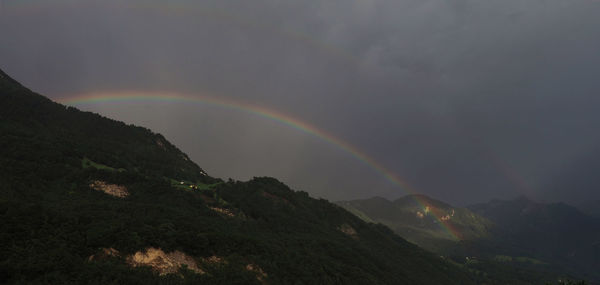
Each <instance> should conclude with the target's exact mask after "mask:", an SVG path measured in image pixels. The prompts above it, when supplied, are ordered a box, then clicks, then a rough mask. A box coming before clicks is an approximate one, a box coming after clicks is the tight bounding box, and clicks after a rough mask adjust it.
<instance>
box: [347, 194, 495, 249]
mask: <svg viewBox="0 0 600 285" xmlns="http://www.w3.org/2000/svg"><path fill="white" fill-rule="evenodd" d="M336 203H337V204H338V205H340V206H341V207H343V208H345V209H346V210H348V211H349V212H351V213H354V214H355V215H357V216H358V217H360V218H362V219H363V220H365V221H369V222H377V223H382V224H384V225H386V226H388V227H390V228H391V229H392V230H393V231H394V232H396V233H397V234H399V235H400V236H402V237H404V238H406V239H407V240H409V241H411V242H413V243H416V244H418V245H420V246H422V247H425V248H427V249H430V250H432V251H439V250H440V248H444V247H446V246H447V245H448V244H449V243H454V242H456V241H458V240H465V239H479V238H483V237H486V236H488V235H489V233H488V231H489V228H490V227H491V226H492V223H491V222H490V221H488V220H487V219H485V218H483V217H481V216H479V215H477V214H474V213H473V212H471V211H470V210H469V209H466V208H460V207H453V206H451V205H449V204H446V203H444V202H442V201H438V200H435V199H433V198H431V197H428V196H426V195H419V194H416V195H408V196H405V197H402V198H399V199H397V200H394V201H389V200H387V199H384V198H381V197H374V198H370V199H364V200H353V201H340V202H336Z"/></svg>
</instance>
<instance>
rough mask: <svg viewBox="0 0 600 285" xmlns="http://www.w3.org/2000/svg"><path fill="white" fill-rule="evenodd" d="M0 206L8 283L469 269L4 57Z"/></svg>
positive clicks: (319, 277) (420, 276)
mask: <svg viewBox="0 0 600 285" xmlns="http://www.w3.org/2000/svg"><path fill="white" fill-rule="evenodd" d="M0 220H1V221H2V223H0V283H3V284H6V283H8V284H10V283H40V284H69V283H73V284H81V283H88V284H125V283H134V284H163V283H164V284H178V283H194V284H197V283H202V282H205V283H210V284H252V283H262V284H290V283H293V284H324V283H327V284H336V283H337V284H472V283H473V282H472V281H471V279H470V277H469V276H468V275H467V274H466V273H465V272H464V271H462V270H461V269H459V268H458V267H456V266H455V265H453V264H451V263H449V262H447V261H445V260H443V259H441V258H440V257H438V256H435V255H433V254H430V253H428V252H426V251H424V250H422V249H420V248H418V247H417V246H415V245H413V244H411V243H408V242H407V241H405V240H404V239H402V238H400V237H398V236H397V235H395V234H393V233H392V232H391V231H390V230H389V229H387V228H386V227H383V226H378V225H373V224H368V223H366V222H363V221H362V220H360V219H359V218H357V217H355V216H354V215H352V214H350V213H349V212H347V211H345V210H343V209H342V208H340V207H338V206H336V205H333V204H331V203H329V202H327V201H326V200H322V199H321V200H317V199H313V198H310V197H309V196H308V195H307V193H305V192H296V191H292V190H290V189H289V188H288V187H287V186H285V185H284V184H282V183H281V182H279V181H277V180H275V179H272V178H255V179H253V180H251V181H248V182H237V181H227V182H225V181H221V180H219V179H215V178H212V177H210V176H208V175H207V174H206V173H204V171H202V169H201V168H200V167H198V166H197V165H196V164H195V163H193V162H191V161H190V160H189V158H188V157H187V156H186V155H185V154H184V153H182V152H181V151H179V150H178V149H177V148H176V147H175V146H173V145H172V144H170V143H169V142H168V141H167V140H166V139H165V138H164V137H162V136H161V135H159V134H155V133H152V132H151V131H149V130H148V129H145V128H140V127H135V126H130V125H126V124H123V123H121V122H118V121H114V120H110V119H107V118H103V117H101V116H99V115H96V114H92V113H88V112H81V111H79V110H77V109H75V108H70V107H65V106H62V105H60V104H57V103H54V102H52V101H50V100H48V99H47V98H45V97H43V96H40V95H38V94H35V93H33V92H31V91H29V90H28V89H26V88H24V87H23V86H21V85H20V84H18V83H17V82H16V81H14V80H12V79H11V78H10V77H8V76H7V75H6V74H5V73H3V72H1V71H0ZM180 265H181V268H180Z"/></svg>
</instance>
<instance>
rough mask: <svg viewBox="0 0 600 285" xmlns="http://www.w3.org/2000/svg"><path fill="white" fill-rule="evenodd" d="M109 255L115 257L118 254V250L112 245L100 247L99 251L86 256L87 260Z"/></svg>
mask: <svg viewBox="0 0 600 285" xmlns="http://www.w3.org/2000/svg"><path fill="white" fill-rule="evenodd" d="M110 256H115V257H116V256H120V253H119V251H118V250H116V249H114V248H112V247H109V248H106V247H105V248H102V249H101V250H100V252H99V253H97V254H92V255H90V257H88V261H94V260H98V259H103V258H107V257H110Z"/></svg>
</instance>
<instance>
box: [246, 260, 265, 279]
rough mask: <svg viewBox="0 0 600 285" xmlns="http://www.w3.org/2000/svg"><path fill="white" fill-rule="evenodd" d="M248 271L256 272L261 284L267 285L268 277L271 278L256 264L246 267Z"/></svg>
mask: <svg viewBox="0 0 600 285" xmlns="http://www.w3.org/2000/svg"><path fill="white" fill-rule="evenodd" d="M246 270H248V271H250V272H254V273H255V274H256V279H257V280H258V281H259V282H260V283H263V284H265V283H266V282H265V281H266V279H267V277H268V276H269V275H268V274H267V273H266V272H265V271H264V270H262V268H260V266H258V265H256V264H252V263H250V264H248V265H246Z"/></svg>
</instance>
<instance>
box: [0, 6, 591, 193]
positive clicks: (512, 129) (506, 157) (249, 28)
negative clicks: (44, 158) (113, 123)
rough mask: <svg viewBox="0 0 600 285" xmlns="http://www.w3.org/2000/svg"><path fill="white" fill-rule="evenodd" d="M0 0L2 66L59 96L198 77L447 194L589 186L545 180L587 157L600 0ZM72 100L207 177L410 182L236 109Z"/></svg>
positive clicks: (327, 189) (313, 188) (362, 188)
mask: <svg viewBox="0 0 600 285" xmlns="http://www.w3.org/2000/svg"><path fill="white" fill-rule="evenodd" d="M0 5H2V6H0V7H1V8H0V35H2V36H1V40H0V63H1V65H2V68H3V69H4V70H5V71H7V72H8V73H9V74H11V75H13V76H14V77H15V78H17V79H18V80H20V81H21V82H23V83H24V84H26V85H28V86H29V87H31V88H32V89H34V90H37V91H39V92H41V93H44V94H47V95H49V96H51V97H53V98H59V97H62V96H65V95H69V94H77V93H81V92H87V91H98V90H148V91H151V90H168V91H176V92H186V93H200V92H204V93H209V94H213V95H214V96H221V97H223V98H228V99H232V100H243V101H245V102H252V103H254V104H257V105H262V106H265V107H269V108H272V109H276V110H279V111H280V112H281V113H285V114H289V115H291V116H293V117H296V118H299V119H301V120H304V121H306V122H308V123H310V124H313V125H315V126H318V127H320V128H321V129H323V130H325V131H327V132H330V133H332V134H335V135H336V136H337V137H339V138H341V139H342V140H344V141H348V142H350V143H352V144H353V145H355V146H357V147H358V148H359V149H361V150H362V151H364V152H365V153H368V154H369V155H371V156H372V157H373V158H374V159H375V160H376V161H378V162H380V163H381V164H383V165H385V166H386V167H387V168H389V169H390V170H391V171H392V172H394V173H396V174H398V175H399V176H401V177H403V178H404V179H405V180H406V181H407V182H408V183H410V184H411V185H413V187H414V189H416V190H417V191H419V192H422V193H425V194H430V195H432V196H434V197H438V198H441V199H444V200H447V201H449V202H453V203H458V204H465V203H469V202H474V201H481V200H485V199H488V198H491V197H510V196H515V195H518V194H523V193H524V194H527V195H531V196H533V197H536V198H539V199H546V198H547V199H567V200H569V199H584V198H586V197H588V196H589V197H590V198H595V199H598V198H600V197H599V196H598V195H600V194H598V193H596V192H594V191H591V190H581V191H580V192H581V193H579V194H578V195H577V197H569V190H568V189H566V188H568V187H567V186H564V187H562V186H561V187H549V186H548V185H554V183H553V182H552V181H554V180H553V178H554V177H556V175H557V173H570V172H569V171H572V169H575V168H577V167H574V166H573V165H575V164H577V165H590V163H587V162H581V163H579V162H578V161H582V159H581V157H585V156H586V155H588V153H593V154H597V151H596V149H597V145H598V142H599V141H600V135H599V133H598V132H596V131H595V130H597V129H598V127H600V126H599V125H600V115H598V112H597V111H596V110H597V109H598V107H599V103H600V102H598V101H599V100H600V99H598V96H597V93H598V91H599V90H600V81H599V80H598V74H600V54H599V53H598V51H599V50H600V36H599V34H598V31H597V27H598V26H600V18H599V17H597V15H598V14H599V12H600V2H597V1H586V0H573V1H558V0H531V1H517V0H510V1H472V0H445V1H442V0H426V1H423V0H418V1H417V0H403V1H391V0H390V1H387V0H373V1H368V0H360V1H358V0H357V1H274V0H272V1H268V0H265V1H202V3H201V4H199V3H196V2H193V1H168V2H167V1H127V2H125V3H122V1H55V2H54V3H47V2H43V1H25V2H22V1H5V2H4V3H2V4H0ZM82 107H85V108H86V109H89V110H94V111H98V112H101V113H103V114H107V115H109V116H110V117H113V118H117V119H122V120H125V121H128V122H135V123H138V124H143V125H146V126H148V127H150V128H152V129H154V130H156V131H160V132H162V133H165V135H166V136H167V137H168V138H170V139H171V140H172V141H173V142H174V143H175V144H177V145H178V146H180V147H181V148H182V149H183V150H184V151H186V152H187V153H189V154H190V156H191V157H192V158H193V159H194V160H195V161H197V162H198V164H200V165H201V166H202V167H203V168H205V169H206V170H208V171H209V172H210V173H211V174H213V175H217V176H221V177H229V176H231V177H233V178H239V179H246V178H249V177H252V176H255V175H271V176H276V177H278V178H281V179H282V180H284V181H286V182H288V183H290V184H291V185H292V186H294V187H295V188H300V189H303V190H307V191H309V192H310V193H312V194H314V195H316V196H323V197H327V198H331V199H350V198H357V197H367V196H373V195H384V196H388V197H397V196H399V195H403V194H405V193H406V192H404V191H403V189H400V188H398V187H396V186H394V185H392V184H390V183H389V182H386V181H385V180H384V179H383V176H382V175H381V174H380V173H377V172H376V171H374V170H373V169H371V168H369V167H368V166H366V165H364V164H363V163H361V162H360V161H358V160H356V159H354V158H352V157H351V156H350V155H349V154H347V153H344V152H343V151H341V150H340V149H339V147H336V146H333V145H329V144H327V143H326V142H324V141H323V140H320V139H318V138H315V137H311V136H308V135H306V134H303V133H301V132H298V131H297V130H294V129H290V128H287V127H285V126H283V125H281V124H278V123H275V122H269V121H266V120H264V119H261V118H257V117H252V116H250V115H248V114H243V113H239V112H233V111H231V110H226V109H219V108H211V107H207V106H202V105H198V106H181V105H168V106H167V105H156V104H150V103H148V104H137V105H130V104H126V105H123V106H114V105H96V106H82ZM592 165H593V164H592ZM584 168H585V166H584ZM577 169H579V168H577ZM582 173H585V172H582ZM584 176H585V175H584ZM565 177H567V178H564V179H562V180H561V183H560V184H561V185H568V184H569V183H570V182H569V181H570V180H573V179H577V180H578V181H590V182H578V183H579V184H578V185H579V187H578V189H592V188H593V187H592V185H588V184H595V183H594V180H593V179H584V178H582V177H579V176H577V175H566V176H565ZM571 177H573V178H571ZM574 177H577V178H574ZM565 181H566V182H565ZM582 183H583V184H586V187H583V186H581V184H582Z"/></svg>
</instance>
